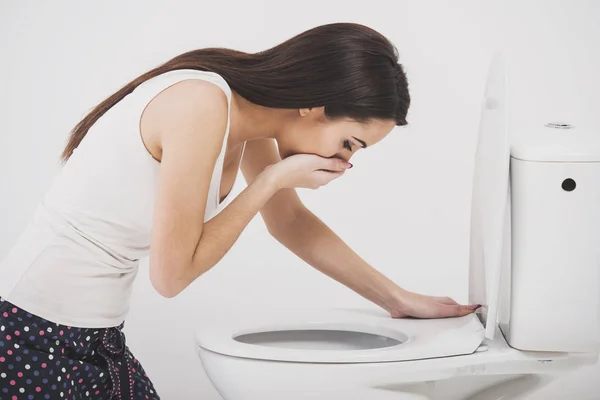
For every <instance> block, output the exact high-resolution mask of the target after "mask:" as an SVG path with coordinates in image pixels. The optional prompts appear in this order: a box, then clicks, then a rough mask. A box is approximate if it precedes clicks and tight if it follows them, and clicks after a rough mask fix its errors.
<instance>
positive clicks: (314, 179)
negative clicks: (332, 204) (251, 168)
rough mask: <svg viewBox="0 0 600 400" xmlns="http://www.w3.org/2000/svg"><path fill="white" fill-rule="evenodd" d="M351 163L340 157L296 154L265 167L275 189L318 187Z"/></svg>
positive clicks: (265, 171) (332, 178)
mask: <svg viewBox="0 0 600 400" xmlns="http://www.w3.org/2000/svg"><path fill="white" fill-rule="evenodd" d="M348 168H352V164H350V163H349V162H347V161H345V160H342V159H341V158H325V157H320V156H317V155H314V154H296V155H293V156H290V157H287V158H285V159H284V160H281V161H279V162H278V163H276V164H273V165H270V166H268V167H267V168H265V170H264V173H265V174H267V175H269V176H270V178H271V179H273V181H274V183H275V186H276V187H277V189H287V188H307V189H318V188H319V187H321V186H324V185H326V184H328V183H329V182H331V181H332V180H334V179H336V178H339V177H340V176H342V175H343V174H344V172H345V171H346V170H347V169H348Z"/></svg>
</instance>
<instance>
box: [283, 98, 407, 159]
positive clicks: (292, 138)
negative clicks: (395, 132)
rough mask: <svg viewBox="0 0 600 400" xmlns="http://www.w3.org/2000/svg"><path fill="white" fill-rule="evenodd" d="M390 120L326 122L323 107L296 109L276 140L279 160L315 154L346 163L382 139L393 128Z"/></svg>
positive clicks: (393, 124) (392, 122)
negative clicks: (361, 150) (362, 122)
mask: <svg viewBox="0 0 600 400" xmlns="http://www.w3.org/2000/svg"><path fill="white" fill-rule="evenodd" d="M395 125H396V124H395V122H394V121H393V120H373V121H371V122H369V123H365V124H361V123H359V122H356V121H351V120H328V119H327V118H326V117H325V109H324V107H319V108H310V109H308V108H306V109H300V110H299V113H298V116H295V117H294V118H293V119H292V120H291V121H289V123H288V124H287V126H286V129H285V131H284V132H282V133H281V134H280V135H279V136H278V137H277V146H278V147H279V154H280V155H281V158H282V159H283V158H286V157H289V156H291V155H294V154H316V155H319V156H321V157H326V158H331V157H337V158H341V159H343V160H346V161H349V160H350V159H351V158H352V156H353V155H354V154H355V153H356V152H357V151H358V150H360V149H363V148H366V147H370V146H372V145H374V144H375V143H377V142H379V141H380V140H381V139H383V138H384V137H385V136H387V134H388V133H389V132H390V131H391V130H392V129H393V128H394V126H395Z"/></svg>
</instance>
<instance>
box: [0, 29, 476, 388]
mask: <svg viewBox="0 0 600 400" xmlns="http://www.w3.org/2000/svg"><path fill="white" fill-rule="evenodd" d="M409 103H410V97H409V93H408V85H407V81H406V77H405V74H404V71H403V69H402V66H401V65H400V64H399V63H398V56H397V51H396V49H395V48H394V46H393V45H392V44H391V43H390V42H389V41H388V40H386V38H385V37H383V36H382V35H381V34H379V33H377V32H375V31H373V30H372V29H370V28H367V27H365V26H362V25H358V24H350V23H336V24H329V25H324V26H319V27H316V28H314V29H311V30H308V31H306V32H304V33H301V34H299V35H297V36H295V37H293V38H291V39H290V40H288V41H286V42H284V43H282V44H280V45H278V46H276V47H274V48H272V49H269V50H266V51H263V52H260V53H256V54H247V53H242V52H238V51H233V50H228V49H218V48H211V49H201V50H195V51H190V52H188V53H185V54H182V55H179V56H177V57H175V58H173V59H172V60H170V61H168V62H167V63H165V64H163V65H161V66H159V67H157V68H155V69H153V70H151V71H150V72H147V73H146V74H144V75H142V76H140V77H139V78H137V79H135V80H134V81H132V82H131V83H129V84H127V85H126V86H125V87H123V88H122V89H121V90H119V91H118V92H116V93H115V94H113V95H112V96H110V97H109V98H107V99H106V100H105V101H103V102H102V103H100V104H99V105H98V106H96V107H95V108H94V109H93V110H92V111H91V112H90V113H89V114H88V115H87V116H86V117H85V118H84V119H83V120H82V121H81V122H80V123H79V124H78V125H77V126H76V127H75V128H74V130H73V132H72V134H71V136H70V138H69V141H68V144H67V145H66V148H65V150H64V152H63V154H62V159H63V161H64V162H65V165H64V168H63V170H62V171H61V174H60V175H59V176H58V177H57V178H56V180H55V182H54V184H53V186H52V187H51V189H50V190H49V191H48V192H47V194H46V195H45V196H44V199H43V201H42V202H41V203H40V205H39V207H38V209H37V211H36V213H35V215H34V217H33V219H32V221H31V223H30V225H29V226H28V228H27V230H26V231H25V233H24V234H23V236H22V237H21V238H20V240H19V241H18V242H17V244H16V245H15V246H14V248H13V249H12V251H11V252H10V253H9V255H8V257H7V258H6V259H5V260H4V263H3V264H2V267H1V268H0V274H1V275H0V295H1V296H2V297H3V299H2V300H0V329H1V332H0V371H1V372H0V388H2V390H1V391H0V399H1V400H4V399H13V398H15V399H16V398H24V399H25V398H27V399H33V398H36V399H37V398H45V399H55V398H56V399H64V398H67V399H80V398H85V399H88V398H93V399H106V398H118V399H123V398H136V399H138V398H139V399H158V395H157V393H156V391H155V390H154V388H153V386H152V384H151V382H150V380H149V379H148V377H147V376H146V374H145V373H144V370H143V369H142V367H141V365H140V364H139V362H138V361H137V360H136V359H135V358H134V357H133V355H132V354H131V352H130V351H129V350H128V348H127V347H126V345H125V337H124V335H123V333H122V327H123V321H124V317H125V314H126V313H127V309H128V302H129V296H130V293H131V285H132V282H133V280H134V278H135V276H136V274H137V272H138V269H137V268H138V260H139V259H140V258H142V257H144V256H149V258H150V271H149V273H150V279H151V281H152V284H153V286H154V287H155V288H156V290H157V291H158V292H159V293H160V294H161V295H163V296H165V297H173V296H176V295H177V294H178V293H180V292H181V291H182V290H184V289H185V288H186V287H187V286H188V285H189V284H190V283H191V282H193V281H194V280H195V279H196V278H197V277H199V276H200V275H202V274H203V273H204V272H206V271H207V270H209V269H210V268H212V267H213V266H214V265H216V264H217V263H218V262H219V260H220V259H221V258H222V257H223V256H224V255H225V253H227V251H228V250H229V249H230V248H231V246H232V245H233V244H234V243H235V242H236V239H237V238H238V237H239V235H240V233H241V232H242V230H243V229H244V228H245V227H246V225H247V224H248V223H249V221H250V220H251V219H252V218H253V217H254V216H255V215H256V214H257V213H258V212H260V213H261V215H262V217H263V219H264V221H265V223H266V226H267V227H268V230H269V232H270V233H271V234H272V235H273V236H274V237H275V238H276V239H277V240H279V241H280V242H281V243H282V244H283V245H285V246H287V247H288V248H289V249H290V250H292V251H293V252H295V253H296V254H297V255H298V256H299V257H301V258H302V259H304V260H305V261H306V262H308V263H309V264H311V265H312V266H314V267H315V268H317V269H318V270H320V271H322V272H323V273H325V274H327V275H328V276H330V277H332V278H334V279H336V280H338V281H339V282H341V283H342V284H344V285H346V286H348V287H349V288H351V289H353V290H354V291H356V292H357V293H359V294H360V295H362V296H364V297H365V298H367V299H369V300H371V301H373V302H374V303H376V304H378V305H379V306H381V307H382V308H384V309H385V310H387V311H388V312H389V313H390V315H391V316H392V317H396V318H397V317H404V316H412V317H419V318H431V317H453V316H462V315H466V314H468V313H471V312H473V311H474V310H475V309H476V306H463V305H459V304H457V303H456V302H455V301H453V300H452V299H449V298H444V297H429V296H423V295H419V294H416V293H411V292H408V291H406V290H403V289H402V288H400V287H398V286H397V285H396V284H394V283H393V282H391V281H390V280H389V279H387V278H386V277H384V276H383V275H381V274H380V273H379V272H377V271H376V270H375V269H373V268H372V267H371V266H369V265H368V264H367V263H365V262H364V261H363V260H362V259H361V258H360V257H359V256H358V255H356V254H355V253H354V252H352V250H351V249H349V248H348V247H347V246H346V245H345V244H344V243H343V242H342V241H341V240H340V239H339V238H338V237H337V236H336V235H335V234H334V233H333V232H332V231H331V230H330V229H329V228H328V227H327V226H326V225H325V224H323V223H322V222H321V221H320V220H319V219H318V218H317V217H316V216H315V215H313V214H312V213H311V212H310V211H309V210H307V209H306V208H305V207H304V205H303V204H302V203H301V202H300V200H299V198H298V196H297V194H296V192H295V188H312V189H316V188H318V187H321V186H323V185H325V184H327V183H329V182H331V181H332V180H333V179H336V178H339V177H340V176H342V175H343V174H344V173H345V171H346V170H347V169H348V168H351V167H352V164H351V163H350V162H349V161H350V159H351V157H352V155H353V154H355V153H356V152H357V151H358V150H360V149H364V148H367V147H370V146H373V145H375V144H376V143H378V142H379V141H381V140H382V139H383V138H384V137H385V136H386V135H387V134H388V133H389V132H390V131H391V130H392V129H393V128H394V126H396V125H405V124H406V114H407V111H408V107H409ZM240 168H241V170H242V173H243V175H244V177H245V179H246V181H247V182H248V186H247V187H246V189H245V190H243V191H242V192H241V193H240V194H239V195H238V196H236V198H235V199H231V198H230V197H231V196H229V192H230V191H231V188H232V186H233V183H234V180H235V178H236V176H237V172H238V169H240Z"/></svg>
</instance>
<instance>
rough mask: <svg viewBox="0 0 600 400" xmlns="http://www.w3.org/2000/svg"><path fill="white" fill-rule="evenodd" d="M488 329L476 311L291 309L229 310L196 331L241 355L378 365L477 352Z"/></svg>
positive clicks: (206, 345)
mask: <svg viewBox="0 0 600 400" xmlns="http://www.w3.org/2000/svg"><path fill="white" fill-rule="evenodd" d="M483 339H484V327H483V325H482V324H481V322H480V321H479V319H478V318H477V317H476V316H475V315H474V314H470V315H467V316H465V317H460V318H447V319H430V320H419V319H393V318H391V317H389V315H388V314H386V313H380V312H379V311H378V310H349V309H332V310H302V311H299V312H294V313H290V312H289V310H286V312H285V314H284V313H283V312H282V311H272V312H267V311H265V310H261V313H260V314H253V315H248V314H245V315H239V316H238V315H235V317H233V316H232V315H231V314H228V316H227V318H226V319H223V320H213V321H207V320H204V319H203V328H201V329H199V330H198V332H197V334H196V340H197V344H198V346H199V347H200V348H202V349H204V350H208V351H212V352H215V353H219V354H223V355H227V356H232V357H241V358H250V359H260V360H272V361H288V362H307V363H367V362H368V363H373V362H390V361H408V360H420V359H427V358H439V357H448V356H457V355H465V354H471V353H473V352H474V351H475V350H476V349H477V348H478V347H479V345H480V344H481V342H482V340H483Z"/></svg>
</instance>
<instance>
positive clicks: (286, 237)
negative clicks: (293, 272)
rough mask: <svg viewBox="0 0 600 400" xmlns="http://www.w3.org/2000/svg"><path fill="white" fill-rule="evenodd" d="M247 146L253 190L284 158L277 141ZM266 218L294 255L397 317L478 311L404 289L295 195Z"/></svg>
mask: <svg viewBox="0 0 600 400" xmlns="http://www.w3.org/2000/svg"><path fill="white" fill-rule="evenodd" d="M248 145H249V146H248ZM248 145H247V148H246V152H245V160H244V163H243V164H242V169H243V172H244V176H245V178H246V180H247V181H248V182H249V183H250V184H252V182H253V178H254V177H255V176H258V175H257V174H258V172H259V171H260V170H261V168H262V165H263V163H265V162H268V163H275V162H277V161H278V159H279V155H278V153H277V150H276V147H275V144H274V143H273V141H272V140H261V141H256V142H253V143H251V144H250V143H249V144H248ZM261 214H262V216H263V219H264V220H265V223H266V225H267V228H268V229H269V232H270V233H271V235H272V236H273V237H274V238H275V239H276V240H278V241H279V242H280V243H282V244H283V245H284V246H286V247H287V248H288V249H289V250H290V251H292V252H293V253H294V254H296V255H297V256H299V257H300V258H301V259H303V260H304V261H306V262H307V263H308V264H310V265H312V266H313V267H314V268H316V269H317V270H319V271H321V272H322V273H324V274H326V275H327V276H329V277H331V278H333V279H335V280H336V281H338V282H340V283H342V284H343V285H345V286H347V287H348V288H350V289H352V290H354V291H355V292H356V293H358V294H360V295H361V296H363V297H364V298H366V299H368V300H370V301H372V302H373V303H375V304H377V305H379V306H380V307H382V308H383V309H385V310H387V311H388V312H389V313H390V314H391V315H392V316H393V317H403V316H414V317H422V318H432V317H433V318H437V317H451V316H461V315H466V314H469V313H471V312H473V310H475V309H476V306H475V305H474V306H463V305H459V304H457V303H456V302H455V301H454V300H452V299H449V298H447V297H431V296H423V295H420V294H417V293H412V292H408V291H406V290H404V289H402V288H401V287H399V286H398V285H396V284H395V283H394V282H392V281H391V280H390V279H388V278H387V277H385V276H384V275H383V274H381V273H380V272H378V271H377V270H376V269H375V268H373V267H372V266H371V265H369V264H368V263H367V262H365V261H364V260H363V259H362V258H361V257H359V256H358V254H356V253H355V252H354V251H353V250H352V249H351V248H350V247H349V246H348V245H346V244H345V243H344V242H343V241H342V240H341V239H340V238H339V237H338V236H337V235H336V234H335V233H334V232H333V231H332V230H331V229H330V228H329V227H328V226H327V225H326V224H325V223H323V222H322V221H321V220H320V219H319V218H318V217H317V216H315V215H314V214H313V213H312V212H311V211H309V210H308V209H307V208H306V207H305V206H304V205H303V204H302V202H301V201H300V199H299V197H298V195H297V194H296V191H295V190H294V189H286V190H281V191H279V192H278V193H277V194H275V195H274V196H273V197H272V198H271V199H270V200H269V201H268V202H267V203H266V205H265V207H264V208H263V209H262V210H261Z"/></svg>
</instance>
